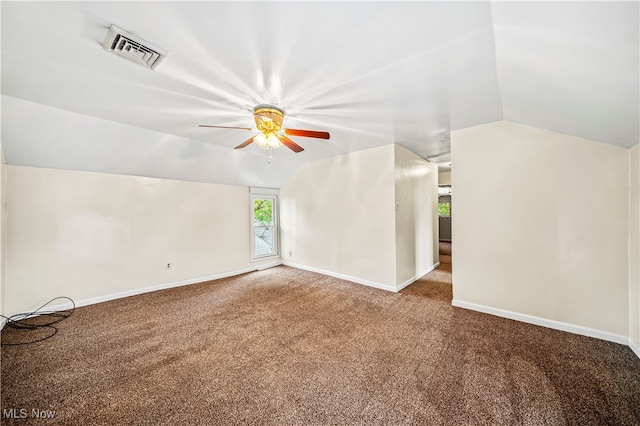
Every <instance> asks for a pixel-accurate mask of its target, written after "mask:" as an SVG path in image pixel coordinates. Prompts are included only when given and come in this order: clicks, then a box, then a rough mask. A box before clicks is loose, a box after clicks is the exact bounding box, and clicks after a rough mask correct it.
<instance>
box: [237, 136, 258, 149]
mask: <svg viewBox="0 0 640 426" xmlns="http://www.w3.org/2000/svg"><path fill="white" fill-rule="evenodd" d="M253 138H255V136H251V137H250V138H249V139H247V140H246V141H244V142H242V143H241V144H240V145H238V146H236V147H235V148H234V149H241V148H244V147H245V146H247V145H249V144H250V143H251V142H253Z"/></svg>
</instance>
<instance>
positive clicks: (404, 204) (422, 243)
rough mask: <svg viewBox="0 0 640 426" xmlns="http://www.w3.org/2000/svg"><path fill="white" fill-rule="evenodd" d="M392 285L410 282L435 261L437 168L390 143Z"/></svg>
mask: <svg viewBox="0 0 640 426" xmlns="http://www.w3.org/2000/svg"><path fill="white" fill-rule="evenodd" d="M394 147H395V152H394V159H395V202H396V219H395V220H396V229H395V234H396V237H395V244H396V287H397V288H402V287H404V286H405V285H408V284H411V283H412V282H413V281H415V280H416V279H418V278H420V277H421V276H423V275H424V274H426V273H427V272H429V271H431V270H432V269H433V268H434V267H435V266H436V264H437V262H438V260H439V259H438V257H439V254H438V168H437V166H436V165H435V164H432V163H430V162H428V161H427V160H425V159H423V158H421V157H419V156H417V155H416V154H414V153H412V152H411V151H409V150H407V149H405V148H403V147H401V146H399V145H394Z"/></svg>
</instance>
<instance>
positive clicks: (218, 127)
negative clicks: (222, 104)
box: [198, 124, 251, 130]
mask: <svg viewBox="0 0 640 426" xmlns="http://www.w3.org/2000/svg"><path fill="white" fill-rule="evenodd" d="M198 127H215V128H216V129H239V130H251V127H233V126H210V125H208V124H200V125H198Z"/></svg>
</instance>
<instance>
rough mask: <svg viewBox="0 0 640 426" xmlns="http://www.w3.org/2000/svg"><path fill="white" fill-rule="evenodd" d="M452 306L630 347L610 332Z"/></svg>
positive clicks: (475, 306)
mask: <svg viewBox="0 0 640 426" xmlns="http://www.w3.org/2000/svg"><path fill="white" fill-rule="evenodd" d="M451 304H452V305H453V306H455V307H458V308H464V309H469V310H472V311H477V312H482V313H485V314H490V315H495V316H498V317H502V318H508V319H512V320H516V321H520V322H525V323H528V324H533V325H538V326H541V327H546V328H551V329H554V330H560V331H566V332H568V333H573V334H579V335H581V336H587V337H593V338H596V339H600V340H607V341H609V342H614V343H620V344H623V345H629V338H628V337H626V336H622V335H620V334H615V333H610V332H608V331H602V330H596V329H593V328H589V327H583V326H580V325H575V324H569V323H566V322H560V321H554V320H550V319H546V318H540V317H535V316H532V315H527V314H521V313H519V312H513V311H507V310H504V309H499V308H493V307H491V306H485V305H478V304H475V303H471V302H465V301H463V300H457V299H453V300H452V301H451Z"/></svg>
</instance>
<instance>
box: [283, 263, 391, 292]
mask: <svg viewBox="0 0 640 426" xmlns="http://www.w3.org/2000/svg"><path fill="white" fill-rule="evenodd" d="M282 264H283V265H284V266H290V267H292V268H296V269H302V270H304V271H309V272H315V273H317V274H322V275H327V276H329V277H333V278H339V279H341V280H345V281H351V282H353V283H356V284H362V285H366V286H368V287H374V288H377V289H380V290H386V291H392V292H394V293H395V292H397V291H398V290H396V287H394V286H390V285H386V284H382V283H377V282H375V281H369V280H364V279H362V278H358V277H353V276H351V275H345V274H339V273H337V272H332V271H326V270H324V269H320V268H314V267H313V266H306V265H301V264H299V263H293V262H286V261H285V262H282Z"/></svg>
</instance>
